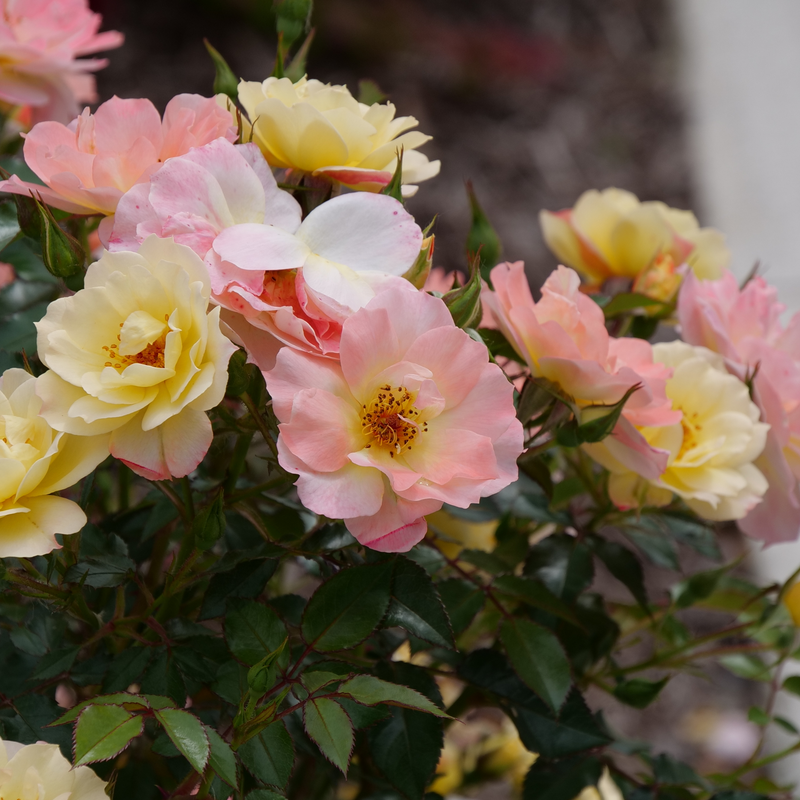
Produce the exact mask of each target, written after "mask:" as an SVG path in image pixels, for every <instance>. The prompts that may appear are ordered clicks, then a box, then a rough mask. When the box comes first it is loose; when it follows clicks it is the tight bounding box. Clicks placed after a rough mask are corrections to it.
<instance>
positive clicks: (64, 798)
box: [0, 739, 108, 800]
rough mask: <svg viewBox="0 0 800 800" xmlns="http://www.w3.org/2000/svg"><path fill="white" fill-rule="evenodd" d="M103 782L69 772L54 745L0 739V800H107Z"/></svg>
mask: <svg viewBox="0 0 800 800" xmlns="http://www.w3.org/2000/svg"><path fill="white" fill-rule="evenodd" d="M106 785H107V784H106V782H105V781H103V780H100V778H98V777H97V775H95V773H94V772H93V771H92V770H91V769H89V767H76V768H75V769H73V768H72V764H70V763H69V761H67V759H66V758H64V756H62V755H61V750H59V748H58V745H56V744H45V743H44V742H38V743H37V744H28V745H23V744H19V743H18V742H8V741H6V742H4V741H3V740H2V739H0V800H108V795H107V794H106V790H105V789H106Z"/></svg>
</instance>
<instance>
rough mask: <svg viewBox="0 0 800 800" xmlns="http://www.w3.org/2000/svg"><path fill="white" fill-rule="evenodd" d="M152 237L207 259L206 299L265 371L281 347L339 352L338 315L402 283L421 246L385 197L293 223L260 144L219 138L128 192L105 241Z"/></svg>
mask: <svg viewBox="0 0 800 800" xmlns="http://www.w3.org/2000/svg"><path fill="white" fill-rule="evenodd" d="M151 233H154V234H156V235H157V236H160V237H166V236H172V237H174V239H175V241H176V242H179V243H180V244H185V245H187V246H188V247H191V248H192V249H193V250H194V251H195V252H196V253H197V254H198V255H199V256H200V257H201V258H204V259H205V262H206V265H207V266H208V270H209V273H210V275H211V286H212V291H213V300H214V301H215V302H216V303H218V304H219V305H221V306H223V308H225V309H227V310H228V313H226V315H225V317H224V319H225V322H226V323H227V324H228V325H229V326H230V327H231V328H232V329H233V330H234V331H235V332H236V334H237V336H238V337H239V338H240V340H241V341H242V343H243V344H244V346H245V348H246V349H247V351H248V353H249V354H250V358H251V360H252V361H254V362H255V363H256V364H258V365H259V367H261V368H262V369H270V368H271V367H272V366H273V365H274V363H275V355H276V353H277V351H278V349H279V348H280V347H281V346H282V345H283V344H287V345H289V346H290V347H294V348H297V349H299V350H303V351H305V352H308V353H313V354H316V355H325V356H330V357H333V358H335V357H336V354H337V353H338V351H339V338H340V336H341V330H342V323H343V322H344V321H345V320H346V319H347V317H348V316H349V315H350V314H352V313H353V312H354V311H356V310H357V309H359V308H362V307H363V306H365V305H366V304H367V303H368V302H369V301H370V300H371V299H372V298H373V297H374V296H375V295H376V294H377V293H378V292H380V291H382V290H383V289H384V288H386V286H387V285H388V284H390V283H392V282H395V281H399V280H400V277H399V276H401V275H403V274H404V273H405V272H407V271H408V270H409V268H410V267H411V266H412V265H413V264H414V261H415V259H416V258H417V256H418V255H419V251H420V246H421V244H422V231H421V230H420V228H419V226H418V225H417V224H416V222H414V219H413V217H411V215H410V214H408V213H407V212H406V211H405V209H404V208H403V206H402V204H401V203H399V202H397V200H394V199H392V198H391V197H387V196H385V195H372V194H364V193H354V194H346V195H341V196H340V197H335V198H333V199H332V200H328V201H327V202H325V203H322V204H321V205H319V206H317V208H315V209H314V210H313V211H312V212H311V213H310V214H308V215H307V216H306V218H305V219H304V220H302V222H301V211H300V206H299V204H298V203H297V201H296V200H295V199H294V198H293V197H292V196H291V195H290V194H289V193H288V192H285V191H283V190H282V189H279V188H278V185H277V184H276V183H275V178H274V177H273V175H272V171H271V170H270V168H269V166H268V165H267V162H266V161H265V160H264V157H263V156H262V155H261V152H260V151H259V150H258V148H257V147H256V146H255V145H254V144H244V145H236V146H234V145H232V144H230V143H229V142H226V141H224V140H222V139H218V140H217V141H215V142H211V143H210V144H208V145H206V146H205V147H199V148H196V149H195V150H192V152H190V153H187V154H186V155H184V156H181V157H179V158H174V159H172V160H171V161H170V162H169V163H168V164H165V165H164V167H163V168H162V169H160V170H159V171H158V172H157V173H156V174H155V175H154V176H153V178H152V179H151V181H150V183H149V184H140V185H138V186H135V187H134V188H133V189H132V190H131V191H130V192H128V193H127V194H126V195H125V197H123V198H122V200H121V201H120V204H119V207H118V209H117V214H116V217H115V220H114V228H113V231H112V233H111V237H110V241H109V247H110V249H111V250H135V249H136V248H137V247H138V246H139V243H140V242H141V241H142V239H143V238H144V237H145V236H147V235H148V234H151ZM407 288H409V289H412V287H411V285H410V284H409V285H408V287H407ZM412 290H413V289H412Z"/></svg>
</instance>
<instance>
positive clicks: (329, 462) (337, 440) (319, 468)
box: [280, 389, 365, 472]
mask: <svg viewBox="0 0 800 800" xmlns="http://www.w3.org/2000/svg"><path fill="white" fill-rule="evenodd" d="M280 432H281V436H282V437H283V439H284V441H285V442H286V446H287V447H288V448H289V449H290V450H291V451H292V452H293V453H294V454H295V455H296V456H297V457H298V458H299V459H301V460H302V461H303V462H304V463H306V464H307V465H308V466H309V467H310V468H311V469H313V470H314V471H316V472H334V471H335V470H338V469H341V468H342V467H343V466H345V465H346V464H347V463H348V455H349V454H350V453H352V452H353V451H355V450H360V449H361V448H362V447H363V446H364V439H365V436H364V434H363V433H362V432H361V420H360V418H359V415H358V413H357V411H356V408H355V406H354V404H353V403H352V402H347V401H346V400H344V399H342V398H341V397H337V396H336V395H334V394H331V393H330V392H326V391H323V390H320V389H305V390H303V391H302V392H298V393H297V395H296V396H295V398H294V402H293V404H292V416H291V420H290V421H289V422H287V423H283V424H282V425H281V426H280Z"/></svg>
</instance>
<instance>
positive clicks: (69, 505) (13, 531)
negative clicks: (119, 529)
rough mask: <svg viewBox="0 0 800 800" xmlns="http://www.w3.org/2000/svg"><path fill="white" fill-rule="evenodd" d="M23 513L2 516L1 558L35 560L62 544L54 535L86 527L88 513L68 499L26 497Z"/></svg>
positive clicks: (0, 535) (0, 526)
mask: <svg viewBox="0 0 800 800" xmlns="http://www.w3.org/2000/svg"><path fill="white" fill-rule="evenodd" d="M22 505H24V509H26V510H21V511H20V513H11V514H3V515H2V516H0V558H9V557H12V556H13V557H16V558H33V556H42V555H45V554H46V553H50V552H51V551H53V550H58V549H59V547H60V545H59V544H58V542H57V541H56V540H55V536H54V534H56V533H62V534H70V533H77V532H78V531H79V530H80V529H81V528H82V527H83V526H84V525H85V524H86V514H84V512H83V511H82V509H81V507H80V506H79V505H78V504H77V503H73V502H72V500H67V499H66V498H65V497H57V496H54V495H46V496H44V497H26V498H25V499H24V504H22Z"/></svg>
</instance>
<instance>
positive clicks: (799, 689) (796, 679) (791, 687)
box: [782, 675, 800, 695]
mask: <svg viewBox="0 0 800 800" xmlns="http://www.w3.org/2000/svg"><path fill="white" fill-rule="evenodd" d="M782 688H783V690H784V691H786V692H791V693H792V694H796V695H800V675H792V676H791V677H789V678H787V679H786V680H785V681H784V682H783V687H782Z"/></svg>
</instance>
